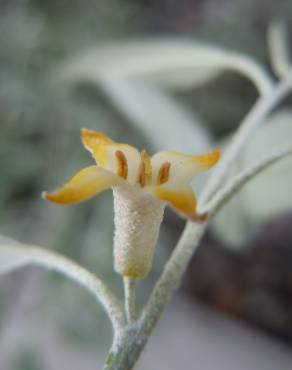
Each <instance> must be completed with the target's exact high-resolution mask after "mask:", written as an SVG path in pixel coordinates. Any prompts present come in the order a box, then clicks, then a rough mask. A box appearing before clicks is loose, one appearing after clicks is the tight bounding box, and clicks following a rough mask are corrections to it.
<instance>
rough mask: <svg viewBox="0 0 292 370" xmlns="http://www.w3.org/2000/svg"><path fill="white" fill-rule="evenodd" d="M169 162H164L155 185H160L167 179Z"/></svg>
mask: <svg viewBox="0 0 292 370" xmlns="http://www.w3.org/2000/svg"><path fill="white" fill-rule="evenodd" d="M169 171H170V162H164V163H163V164H162V166H161V167H160V169H159V172H158V175H157V184H158V185H162V184H164V183H165V182H166V181H167V180H168V179H169Z"/></svg>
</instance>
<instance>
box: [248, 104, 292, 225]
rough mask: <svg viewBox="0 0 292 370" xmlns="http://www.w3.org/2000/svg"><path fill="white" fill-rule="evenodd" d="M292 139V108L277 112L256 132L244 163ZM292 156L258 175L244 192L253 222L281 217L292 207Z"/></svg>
mask: <svg viewBox="0 0 292 370" xmlns="http://www.w3.org/2000/svg"><path fill="white" fill-rule="evenodd" d="M291 140H292V111H291V110H283V111H280V112H277V113H275V114H274V115H273V116H271V118H270V119H269V120H268V121H267V122H266V124H265V125H263V126H261V128H260V129H259V130H258V131H257V132H255V134H254V136H253V138H252V140H250V142H249V144H248V145H247V147H246V149H245V155H244V163H245V165H247V164H248V163H250V162H251V161H252V160H254V159H255V158H258V157H259V156H261V155H262V154H264V153H267V152H269V151H271V149H272V148H274V147H281V146H283V147H284V146H285V145H287V144H289V143H291ZM291 189H292V159H291V157H289V158H287V159H284V160H282V161H281V162H280V163H277V164H276V165H274V166H273V167H271V168H270V169H269V170H267V171H266V172H264V173H263V174H261V175H260V176H258V177H256V178H255V179H254V180H253V181H252V182H251V183H249V184H248V185H247V186H246V188H245V189H244V191H243V199H242V200H243V207H244V210H245V212H246V214H247V215H248V217H249V218H251V220H252V221H254V222H257V221H262V220H264V219H267V218H270V217H275V216H278V215H280V214H282V213H284V212H288V211H291V210H292V196H291Z"/></svg>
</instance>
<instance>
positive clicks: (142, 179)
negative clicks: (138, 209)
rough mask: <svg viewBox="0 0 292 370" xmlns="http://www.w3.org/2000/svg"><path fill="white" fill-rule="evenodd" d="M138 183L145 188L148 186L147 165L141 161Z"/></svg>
mask: <svg viewBox="0 0 292 370" xmlns="http://www.w3.org/2000/svg"><path fill="white" fill-rule="evenodd" d="M138 183H139V184H140V185H141V187H142V188H143V187H144V186H145V184H146V174H145V163H144V162H143V161H141V163H140V166H139V169H138Z"/></svg>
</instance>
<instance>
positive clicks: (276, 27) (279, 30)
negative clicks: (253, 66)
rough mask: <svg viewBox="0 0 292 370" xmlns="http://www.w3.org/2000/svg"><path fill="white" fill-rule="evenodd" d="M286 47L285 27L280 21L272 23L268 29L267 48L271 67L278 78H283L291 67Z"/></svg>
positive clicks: (286, 34) (286, 33) (286, 35)
mask: <svg viewBox="0 0 292 370" xmlns="http://www.w3.org/2000/svg"><path fill="white" fill-rule="evenodd" d="M288 45H289V44H288V32H287V26H286V25H285V24H284V23H283V22H281V21H279V22H273V23H272V24H271V25H270V27H269V29H268V46H269V49H270V57H271V63H272V67H273V69H274V72H275V74H276V75H277V76H278V77H280V78H284V77H285V76H286V75H287V74H288V72H289V70H290V69H291V67H292V65H291V60H290V57H289V48H288Z"/></svg>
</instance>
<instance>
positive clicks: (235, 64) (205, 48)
mask: <svg viewBox="0 0 292 370" xmlns="http://www.w3.org/2000/svg"><path fill="white" fill-rule="evenodd" d="M226 70H233V71H236V72H238V73H240V74H243V75H245V76H246V77H247V78H249V79H250V80H251V81H252V82H253V83H254V84H255V85H256V86H257V88H258V90H259V91H260V92H261V93H265V92H267V91H269V90H270V89H271V81H270V79H269V77H268V75H267V74H266V72H265V71H264V70H263V68H262V67H261V66H260V65H258V64H257V63H256V62H255V61H253V60H252V59H251V58H250V57H247V56H245V55H242V54H240V53H236V52H230V51H228V50H225V49H220V48H218V47H214V46H212V45H209V44H202V43H198V42H193V41H189V40H179V39H170V38H168V39H167V38H165V39H162V38H161V39H158V40H157V39H155V40H154V39H148V40H147V39H144V40H136V41H128V42H120V43H108V44H106V45H101V46H99V47H95V48H92V49H91V50H88V51H84V52H83V53H82V55H81V56H79V57H76V58H75V59H74V58H73V59H72V61H70V62H68V63H65V64H64V66H63V68H61V71H60V74H59V76H60V77H62V78H64V79H67V80H71V81H77V80H88V81H94V80H95V81H104V80H106V79H108V78H110V79H114V80H115V79H121V78H127V79H135V80H139V81H147V83H151V82H152V83H155V84H158V85H160V86H167V87H171V88H175V89H177V88H190V87H199V86H201V85H203V84H205V83H207V82H209V81H210V80H213V79H214V78H215V77H217V76H218V75H219V74H220V73H221V72H223V71H226Z"/></svg>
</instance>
